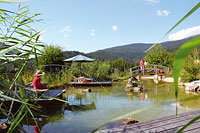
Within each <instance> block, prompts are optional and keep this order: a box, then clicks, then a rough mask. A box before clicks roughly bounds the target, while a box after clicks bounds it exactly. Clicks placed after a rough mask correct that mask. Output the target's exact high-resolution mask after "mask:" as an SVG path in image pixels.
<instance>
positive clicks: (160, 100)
mask: <svg viewBox="0 0 200 133" xmlns="http://www.w3.org/2000/svg"><path fill="white" fill-rule="evenodd" d="M126 83H127V82H121V83H120V82H119V83H114V84H113V86H112V87H106V88H101V87H92V88H91V89H92V92H87V91H83V90H86V89H88V88H70V89H67V91H66V93H65V98H66V100H68V101H69V102H70V103H69V104H63V105H60V107H56V108H54V110H52V109H51V110H49V111H50V112H46V113H45V114H42V115H41V114H38V115H37V114H36V118H35V120H37V121H38V122H39V127H40V126H41V127H42V128H41V130H42V132H48V133H55V132H57V131H58V130H59V132H67V133H70V132H71V133H74V132H76V133H79V132H80V133H85V132H91V131H93V130H94V129H96V128H98V127H99V126H101V125H103V124H105V123H106V122H108V121H110V120H112V119H114V118H116V117H119V116H122V115H125V114H127V113H130V112H134V111H136V110H140V109H143V108H145V107H151V106H152V107H153V108H151V109H148V110H146V111H143V112H141V113H137V114H132V115H131V116H128V117H130V118H133V119H135V120H139V121H145V120H151V119H155V118H159V117H164V116H167V115H171V114H175V113H176V107H177V108H178V113H181V112H186V111H191V110H196V109H200V102H197V101H198V100H199V98H200V97H199V95H197V96H196V95H193V94H186V92H185V90H184V88H180V89H179V95H178V98H179V100H180V101H179V103H178V104H175V103H172V102H171V101H173V100H175V91H174V87H173V83H163V82H159V83H158V84H156V83H154V81H153V80H142V81H140V84H141V85H142V87H143V88H144V89H145V90H146V91H145V92H142V93H134V92H128V93H126V92H125V91H124V88H125V85H126ZM23 124H24V127H25V129H26V131H27V132H31V131H34V130H33V129H34V126H36V125H34V119H32V118H28V120H24V121H23Z"/></svg>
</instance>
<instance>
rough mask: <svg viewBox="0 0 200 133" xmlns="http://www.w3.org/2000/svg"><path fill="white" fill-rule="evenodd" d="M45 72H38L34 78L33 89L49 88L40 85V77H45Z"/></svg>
mask: <svg viewBox="0 0 200 133" xmlns="http://www.w3.org/2000/svg"><path fill="white" fill-rule="evenodd" d="M44 74H45V73H44V72H41V71H40V70H38V71H37V72H36V73H35V74H34V76H35V78H34V80H33V87H34V89H47V87H46V86H45V85H43V84H41V83H40V76H42V75H44Z"/></svg>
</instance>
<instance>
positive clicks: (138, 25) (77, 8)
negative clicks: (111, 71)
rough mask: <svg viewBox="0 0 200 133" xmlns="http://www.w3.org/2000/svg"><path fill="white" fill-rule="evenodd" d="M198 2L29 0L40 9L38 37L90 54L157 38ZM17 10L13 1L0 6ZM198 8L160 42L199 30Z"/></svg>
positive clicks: (157, 0)
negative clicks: (39, 33)
mask: <svg viewBox="0 0 200 133" xmlns="http://www.w3.org/2000/svg"><path fill="white" fill-rule="evenodd" d="M198 2H199V0H29V1H27V2H24V3H23V4H22V5H24V6H25V5H29V9H30V12H31V13H32V14H33V13H41V16H40V17H39V18H41V19H44V20H43V23H37V24H36V25H35V28H37V29H38V30H42V33H41V40H42V41H43V42H45V43H46V44H54V45H59V46H61V47H62V48H63V50H67V51H72V50H76V51H80V52H85V53H88V52H94V51H96V50H100V49H105V48H110V47H114V46H121V45H126V44H131V43H154V42H157V41H158V40H159V39H160V38H161V37H162V36H163V35H164V34H165V33H166V32H167V31H168V30H169V29H170V28H171V27H172V26H173V25H174V24H175V23H176V22H177V21H178V20H180V19H181V17H183V16H184V15H185V14H186V13H187V12H188V11H189V10H190V9H191V8H192V7H193V6H195V5H196V4H197V3H198ZM0 7H1V8H2V7H8V8H12V9H13V8H14V7H16V8H17V4H7V3H4V4H0ZM199 12H200V10H199V9H198V10H197V11H196V12H195V13H194V14H192V15H191V16H190V17H189V18H187V19H186V20H185V21H184V22H183V23H181V24H180V25H179V26H178V27H177V28H176V29H175V30H173V31H172V32H171V33H170V34H169V35H168V36H167V37H165V38H164V39H163V40H162V41H169V40H177V39H182V38H185V37H188V36H191V35H194V34H200V19H199V17H200V16H199Z"/></svg>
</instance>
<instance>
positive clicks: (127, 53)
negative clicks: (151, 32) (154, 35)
mask: <svg viewBox="0 0 200 133" xmlns="http://www.w3.org/2000/svg"><path fill="white" fill-rule="evenodd" d="M194 37H195V36H192V37H189V38H185V39H182V40H177V41H167V42H162V43H161V45H162V46H163V48H164V49H166V50H168V51H175V50H177V49H178V48H179V47H180V46H181V45H183V44H184V43H185V42H187V41H189V40H191V39H192V38H194ZM152 45H153V43H133V44H127V45H122V46H117V47H112V48H107V49H103V50H98V51H95V52H91V53H88V54H84V53H81V52H78V51H65V52H64V55H65V56H66V57H68V58H69V57H72V56H74V55H77V54H83V55H86V56H89V57H92V58H96V59H99V60H116V59H118V58H123V59H125V60H127V61H131V62H132V61H136V60H140V59H141V58H143V57H144V56H145V55H146V53H144V51H145V50H147V49H148V48H149V47H150V46H152Z"/></svg>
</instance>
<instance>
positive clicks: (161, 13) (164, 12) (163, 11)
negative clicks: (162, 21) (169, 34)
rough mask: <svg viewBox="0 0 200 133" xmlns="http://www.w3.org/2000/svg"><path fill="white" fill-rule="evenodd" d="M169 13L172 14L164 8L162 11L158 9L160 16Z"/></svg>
mask: <svg viewBox="0 0 200 133" xmlns="http://www.w3.org/2000/svg"><path fill="white" fill-rule="evenodd" d="M169 14H170V12H169V11H167V10H162V11H160V10H157V15H158V16H168V15H169Z"/></svg>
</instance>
